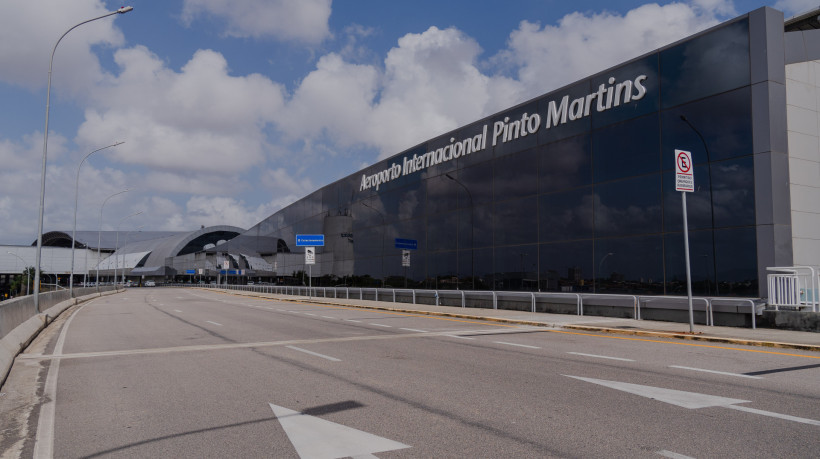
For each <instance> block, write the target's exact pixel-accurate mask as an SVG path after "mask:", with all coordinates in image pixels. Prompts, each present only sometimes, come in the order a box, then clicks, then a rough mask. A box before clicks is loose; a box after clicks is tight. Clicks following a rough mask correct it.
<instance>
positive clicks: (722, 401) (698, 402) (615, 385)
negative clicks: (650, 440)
mask: <svg viewBox="0 0 820 459" xmlns="http://www.w3.org/2000/svg"><path fill="white" fill-rule="evenodd" d="M563 376H566V377H568V378H573V379H579V380H581V381H586V382H589V383H593V384H598V385H601V386H604V387H609V388H610V389H616V390H620V391H623V392H627V393H630V394H633V395H640V396H641V397H646V398H650V399H652V400H657V401H659V402H664V403H669V404H670V405H675V406H679V407H682V408H687V409H690V410H696V409H699V408H711V407H720V408H730V409H733V410H738V411H744V412H746V413H753V414H758V415H761V416H768V417H772V418H778V419H783V420H786V421H792V422H799V423H802V424H810V425H814V426H820V421H817V420H814V419H807V418H800V417H797V416H790V415H788V414H780V413H773V412H771V411H764V410H758V409H755V408H749V407H746V406H738V404H739V403H751V401H749V400H740V399H736V398H727V397H719V396H717V395H707V394H699V393H697V392H686V391H682V390H675V389H664V388H660V387H652V386H644V385H640V384H631V383H625V382H620V381H607V380H604V379H593V378H582V377H580V376H570V375H563Z"/></svg>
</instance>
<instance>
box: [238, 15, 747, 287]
mask: <svg viewBox="0 0 820 459" xmlns="http://www.w3.org/2000/svg"><path fill="white" fill-rule="evenodd" d="M749 28H750V26H749V19H748V17H742V18H740V19H738V20H736V21H733V22H730V23H727V24H724V25H721V26H719V27H717V28H714V29H711V30H710V31H707V32H705V33H703V34H700V35H698V36H695V37H694V38H690V39H688V40H686V41H683V42H680V43H678V44H675V45H672V46H669V47H667V48H664V49H662V50H659V51H657V52H654V53H651V54H648V55H646V56H643V57H641V58H638V59H636V60H633V61H631V62H628V63H626V64H623V65H621V66H618V67H616V68H613V69H610V70H608V71H605V72H602V73H600V74H598V75H596V76H593V77H591V78H587V79H584V80H581V81H579V82H576V83H574V84H572V85H570V86H568V87H565V88H562V89H559V90H557V91H554V92H552V93H549V94H547V95H544V96H542V97H539V98H537V99H535V100H533V101H530V102H527V103H525V104H522V105H520V106H518V107H515V108H512V109H510V110H508V111H506V112H502V113H499V114H497V115H493V116H491V117H488V118H486V119H483V120H480V121H477V122H475V123H473V124H471V125H468V126H465V127H463V128H461V129H458V130H456V131H453V132H450V133H448V134H446V135H443V136H441V137H438V138H435V139H431V140H429V141H428V142H425V143H423V144H421V145H418V146H417V147H415V148H413V149H410V150H408V151H405V152H402V153H400V154H398V155H396V156H394V157H392V158H389V159H387V160H385V161H382V162H380V163H378V164H375V165H373V166H372V167H370V168H368V169H365V170H363V171H361V172H359V173H356V174H353V175H352V176H349V177H347V178H344V179H342V180H339V181H338V182H336V183H333V184H331V185H328V186H326V187H324V188H322V189H320V190H318V191H316V192H315V193H313V194H311V195H310V196H308V197H306V198H304V199H302V200H300V201H299V202H296V203H294V204H292V205H291V206H289V207H287V208H285V209H283V210H281V211H280V212H277V213H276V214H274V215H272V216H271V217H269V218H268V219H266V220H265V221H263V222H262V223H260V224H259V225H258V226H257V227H256V228H253V229H251V230H250V231H249V232H248V233H247V236H253V238H254V239H255V242H253V243H250V244H251V245H252V247H253V249H254V250H256V251H257V252H259V253H260V254H261V255H262V256H265V257H268V259H272V258H276V260H277V262H276V271H277V274H278V275H279V276H280V277H281V276H293V275H295V274H296V273H298V272H301V271H302V270H305V266H304V264H303V263H304V262H303V259H302V258H300V257H299V256H298V254H299V253H301V248H297V247H295V235H296V234H314V233H324V234H325V237H326V238H327V239H328V244H327V245H326V246H325V247H323V248H321V247H320V248H318V250H317V254H318V258H319V260H318V261H317V263H318V266H316V267H313V272H314V280H313V285H327V286H332V285H348V286H368V287H373V286H380V285H386V286H392V287H405V286H407V287H415V288H431V289H432V288H436V289H478V290H490V289H496V290H529V291H565V292H593V293H631V294H637V293H640V294H659V295H662V294H685V291H686V282H685V281H686V278H685V274H684V272H685V269H684V261H683V260H684V254H683V233H682V207H681V194H680V192H677V191H675V171H674V159H673V158H674V156H673V155H674V150H675V149H683V150H688V151H691V152H692V155H693V161H694V170H695V172H694V173H695V184H696V188H697V189H696V191H695V192H693V193H689V194H688V195H687V209H688V221H689V228H690V246H691V248H690V255H691V270H692V279H693V292H694V293H695V294H696V295H743V296H747V295H748V296H754V295H757V292H758V285H757V284H758V262H757V245H756V244H757V242H756V231H755V224H756V221H755V189H754V187H755V181H754V174H755V170H754V160H753V146H752V137H753V136H752V90H751V77H750V74H751V71H750V65H751V64H750V30H749ZM536 116H537V119H535V118H536ZM437 150H438V151H439V152H440V154H439V156H438V158H436V154H435V152H436V151H437ZM468 150H469V151H470V152H469V153H467V151H468ZM430 152H433V156H430V155H429V153H430ZM425 155H427V156H428V158H427V160H429V161H428V162H426V163H425V161H426V160H425V159H424V157H425ZM414 158H416V159H414ZM418 158H421V159H422V160H421V161H419V160H418ZM436 159H438V160H436ZM408 163H409V164H410V166H411V167H409V168H408ZM413 169H415V170H413ZM377 183H378V185H377V186H376V184H377ZM377 188H378V189H377ZM396 238H403V239H413V240H416V241H417V243H418V249H417V250H413V251H412V252H411V262H410V266H402V264H401V262H402V258H401V249H397V248H395V239H396ZM246 244H247V243H246ZM284 254H291V256H289V257H288V256H284ZM316 273H320V274H318V275H317V274H316Z"/></svg>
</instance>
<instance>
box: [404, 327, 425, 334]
mask: <svg viewBox="0 0 820 459" xmlns="http://www.w3.org/2000/svg"><path fill="white" fill-rule="evenodd" d="M399 330H404V331H411V332H416V333H427V331H425V330H417V329H415V328H399Z"/></svg>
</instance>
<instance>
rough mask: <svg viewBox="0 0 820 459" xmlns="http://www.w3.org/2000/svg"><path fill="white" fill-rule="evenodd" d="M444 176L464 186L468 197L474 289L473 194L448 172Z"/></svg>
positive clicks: (471, 269)
mask: <svg viewBox="0 0 820 459" xmlns="http://www.w3.org/2000/svg"><path fill="white" fill-rule="evenodd" d="M444 176H445V177H447V178H448V179H450V180H452V181H454V182H456V183H458V184H459V185H461V187H462V188H464V191H466V192H467V196H468V197H469V198H470V273H471V274H470V277H472V278H473V290H475V227H474V223H475V222H474V221H473V212H474V206H473V194H472V193H470V189H469V188H467V185H465V184H463V183H461V181H460V180H458V179H457V178H455V177H453V176H452V175H450V173H449V172H448V173H446V174H444ZM493 290H495V287H493Z"/></svg>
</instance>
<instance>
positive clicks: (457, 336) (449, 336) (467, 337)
mask: <svg viewBox="0 0 820 459" xmlns="http://www.w3.org/2000/svg"><path fill="white" fill-rule="evenodd" d="M442 336H446V337H448V338H458V339H475V338H470V337H469V336H459V335H442Z"/></svg>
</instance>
